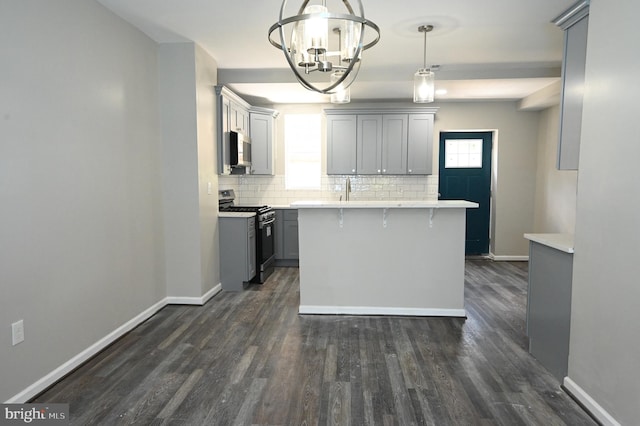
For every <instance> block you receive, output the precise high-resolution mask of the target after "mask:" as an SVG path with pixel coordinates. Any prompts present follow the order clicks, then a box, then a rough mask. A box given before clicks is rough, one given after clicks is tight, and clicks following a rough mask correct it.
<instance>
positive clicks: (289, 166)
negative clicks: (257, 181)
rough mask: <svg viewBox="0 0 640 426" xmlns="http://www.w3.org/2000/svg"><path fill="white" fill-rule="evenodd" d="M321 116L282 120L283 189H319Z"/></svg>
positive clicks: (290, 117) (297, 116)
mask: <svg viewBox="0 0 640 426" xmlns="http://www.w3.org/2000/svg"><path fill="white" fill-rule="evenodd" d="M320 126H321V122H320V114H287V115H285V116H284V162H285V164H284V185H285V189H320V173H321V165H320V156H321V154H320V151H321V149H320V133H321V127H320Z"/></svg>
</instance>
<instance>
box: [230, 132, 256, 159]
mask: <svg viewBox="0 0 640 426" xmlns="http://www.w3.org/2000/svg"><path fill="white" fill-rule="evenodd" d="M229 160H230V161H229V162H230V164H231V167H251V140H249V138H248V137H247V135H245V134H243V133H239V132H234V131H233V130H232V131H230V132H229Z"/></svg>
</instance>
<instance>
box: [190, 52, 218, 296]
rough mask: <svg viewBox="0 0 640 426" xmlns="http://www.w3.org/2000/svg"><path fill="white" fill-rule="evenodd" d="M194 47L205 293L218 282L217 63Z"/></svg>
mask: <svg viewBox="0 0 640 426" xmlns="http://www.w3.org/2000/svg"><path fill="white" fill-rule="evenodd" d="M195 47H196V49H195V62H196V75H195V77H196V82H195V83H196V87H195V90H196V113H197V116H196V120H197V136H198V194H199V219H200V258H201V263H200V270H201V276H202V279H201V283H200V284H201V289H200V293H201V294H205V293H206V292H207V291H209V290H211V288H212V287H214V286H216V285H218V284H220V246H219V241H218V192H217V189H218V175H217V173H218V168H217V167H218V166H217V164H218V160H217V155H218V154H217V153H218V150H217V149H216V146H217V141H216V126H217V123H216V117H217V112H216V94H215V90H214V86H215V85H216V83H217V81H218V72H217V70H218V64H216V62H215V60H214V59H213V58H212V57H211V56H209V54H208V53H207V52H205V51H204V50H203V49H202V48H200V46H198V45H196V46H195ZM209 188H210V189H211V191H210V192H209V191H208V190H209Z"/></svg>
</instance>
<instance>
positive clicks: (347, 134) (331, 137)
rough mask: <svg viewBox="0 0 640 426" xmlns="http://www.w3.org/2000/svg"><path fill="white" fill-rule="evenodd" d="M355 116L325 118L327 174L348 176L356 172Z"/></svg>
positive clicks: (345, 115)
mask: <svg viewBox="0 0 640 426" xmlns="http://www.w3.org/2000/svg"><path fill="white" fill-rule="evenodd" d="M356 134H357V132H356V116H355V115H353V114H339V115H328V116H327V174H328V175H348V174H354V173H355V172H356Z"/></svg>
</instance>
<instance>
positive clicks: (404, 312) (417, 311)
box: [298, 305, 467, 318]
mask: <svg viewBox="0 0 640 426" xmlns="http://www.w3.org/2000/svg"><path fill="white" fill-rule="evenodd" d="M298 313H300V314H321V315H394V316H416V317H462V318H465V317H466V316H467V313H466V311H465V310H464V309H422V308H387V307H375V306H374V307H370V306H367V307H364V306H317V305H300V308H299V310H298Z"/></svg>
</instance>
